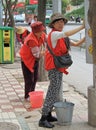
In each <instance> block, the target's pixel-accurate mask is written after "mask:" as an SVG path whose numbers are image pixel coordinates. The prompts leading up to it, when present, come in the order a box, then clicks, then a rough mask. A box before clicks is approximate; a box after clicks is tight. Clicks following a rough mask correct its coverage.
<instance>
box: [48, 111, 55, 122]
mask: <svg viewBox="0 0 96 130" xmlns="http://www.w3.org/2000/svg"><path fill="white" fill-rule="evenodd" d="M46 119H47V121H49V122H54V121H57V118H56V117H54V116H52V114H51V112H49V113H48V116H47V117H46Z"/></svg>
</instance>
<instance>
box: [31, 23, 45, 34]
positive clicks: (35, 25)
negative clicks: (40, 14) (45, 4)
mask: <svg viewBox="0 0 96 130" xmlns="http://www.w3.org/2000/svg"><path fill="white" fill-rule="evenodd" d="M31 28H32V32H33V33H37V32H41V31H44V30H45V27H44V26H43V23H42V22H40V21H37V22H35V23H32V24H31Z"/></svg>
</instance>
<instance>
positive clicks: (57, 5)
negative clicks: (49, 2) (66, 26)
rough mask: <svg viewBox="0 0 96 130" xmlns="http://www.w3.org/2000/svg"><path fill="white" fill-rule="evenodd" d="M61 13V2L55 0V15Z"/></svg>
mask: <svg viewBox="0 0 96 130" xmlns="http://www.w3.org/2000/svg"><path fill="white" fill-rule="evenodd" d="M57 12H59V13H61V0H53V13H57Z"/></svg>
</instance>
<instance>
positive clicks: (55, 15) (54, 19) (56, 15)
mask: <svg viewBox="0 0 96 130" xmlns="http://www.w3.org/2000/svg"><path fill="white" fill-rule="evenodd" d="M60 19H63V21H64V24H66V23H67V21H68V20H67V19H66V18H64V16H63V15H62V14H60V13H54V14H53V15H52V16H51V18H50V20H51V21H50V23H49V27H50V28H53V25H52V24H53V23H54V22H56V21H58V20H60Z"/></svg>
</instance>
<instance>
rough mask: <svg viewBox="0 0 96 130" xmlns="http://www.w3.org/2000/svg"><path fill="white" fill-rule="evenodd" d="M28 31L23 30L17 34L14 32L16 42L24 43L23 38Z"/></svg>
mask: <svg viewBox="0 0 96 130" xmlns="http://www.w3.org/2000/svg"><path fill="white" fill-rule="evenodd" d="M29 33H30V32H29V31H28V30H25V31H24V33H22V34H18V33H16V38H17V41H18V42H21V43H22V44H23V43H24V40H25V38H26V37H27V36H28V34H29Z"/></svg>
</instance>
